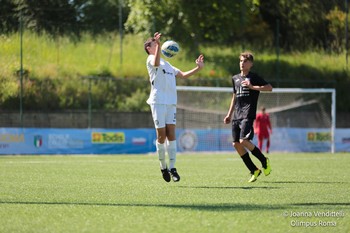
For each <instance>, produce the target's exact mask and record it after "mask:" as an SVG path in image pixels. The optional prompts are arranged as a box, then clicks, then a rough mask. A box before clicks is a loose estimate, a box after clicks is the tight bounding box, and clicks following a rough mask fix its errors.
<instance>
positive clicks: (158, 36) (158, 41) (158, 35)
mask: <svg viewBox="0 0 350 233" xmlns="http://www.w3.org/2000/svg"><path fill="white" fill-rule="evenodd" d="M161 36H162V33H160V32H156V33H154V36H153V38H154V40H155V41H156V42H157V44H159V43H160V37H161Z"/></svg>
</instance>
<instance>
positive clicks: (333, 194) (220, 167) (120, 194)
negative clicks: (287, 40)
mask: <svg viewBox="0 0 350 233" xmlns="http://www.w3.org/2000/svg"><path fill="white" fill-rule="evenodd" d="M269 157H270V159H271V165H272V169H273V171H272V173H271V175H270V176H268V177H265V176H263V175H262V176H260V177H259V179H258V181H257V182H255V183H251V184H250V183H247V180H248V178H249V176H248V172H247V170H246V168H245V167H244V165H243V162H242V161H241V160H240V159H239V158H238V156H237V155H236V154H233V153H232V154H179V155H178V162H177V167H178V171H179V173H180V175H181V181H180V182H179V183H174V182H171V183H166V182H164V181H163V179H162V178H161V173H160V171H159V168H158V161H157V158H156V157H155V155H146V156H144V155H143V156H142V155H118V156H1V157H0V232H3V233H8V232H66V233H67V232H150V233H151V232H152V233H157V232H191V233H192V232H193V233H195V232H203V233H205V232H220V233H222V232H239V233H240V232H344V233H345V232H350V195H349V190H350V181H349V179H348V174H349V173H348V171H349V164H350V155H349V154H323V153H317V154H311V153H310V154H302V153H300V154H273V153H272V154H270V155H269ZM254 161H256V160H255V159H254ZM317 214H322V215H323V216H317ZM300 215H303V216H300ZM336 215H338V216H336Z"/></svg>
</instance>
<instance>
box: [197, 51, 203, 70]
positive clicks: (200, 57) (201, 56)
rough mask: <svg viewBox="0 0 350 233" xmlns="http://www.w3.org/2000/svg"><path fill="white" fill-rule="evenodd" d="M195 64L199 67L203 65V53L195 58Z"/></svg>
mask: <svg viewBox="0 0 350 233" xmlns="http://www.w3.org/2000/svg"><path fill="white" fill-rule="evenodd" d="M196 64H197V66H198V67H199V68H203V67H204V56H203V54H201V55H199V57H198V58H197V59H196Z"/></svg>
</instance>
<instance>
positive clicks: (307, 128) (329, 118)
mask: <svg viewBox="0 0 350 233" xmlns="http://www.w3.org/2000/svg"><path fill="white" fill-rule="evenodd" d="M177 91H178V105H177V108H178V111H177V119H178V120H177V121H178V123H177V125H178V126H177V128H178V129H182V130H185V131H189V130H201V131H203V130H205V129H206V130H211V131H214V130H216V131H217V132H218V133H217V137H218V138H222V133H223V132H224V130H225V128H226V130H227V127H225V126H224V125H223V117H224V116H225V115H226V114H227V111H228V108H229V105H230V101H231V98H232V91H233V89H232V87H201V86H178V87H177ZM261 106H264V107H265V108H266V111H267V112H268V113H269V114H270V118H271V123H272V126H273V128H274V129H273V134H272V135H271V137H272V145H271V151H272V149H273V145H275V146H276V150H278V151H281V150H283V149H285V150H286V151H296V152H313V151H319V152H323V151H330V152H332V153H334V152H335V128H336V124H335V122H336V90H335V89H333V88H274V89H273V90H272V92H260V96H259V101H258V110H259V109H260V107H261ZM229 133H230V131H229ZM226 134H227V132H226ZM212 137H214V136H212ZM255 138H256V137H255ZM186 140H187V139H186ZM254 140H255V139H254ZM212 141H214V140H211V141H210V142H209V141H208V142H205V143H207V144H208V143H212ZM198 143H200V140H199V139H198ZM225 143H227V139H224V141H219V142H217V144H212V145H205V146H207V147H208V148H213V150H215V147H216V146H217V145H219V146H221V147H219V148H218V149H217V150H219V151H220V150H222V145H223V144H225ZM285 143H286V144H285ZM288 143H289V144H288ZM278 144H285V145H284V147H283V148H281V147H282V146H281V145H280V146H278ZM288 145H289V146H290V147H288ZM205 146H204V147H205ZM230 146H231V145H230Z"/></svg>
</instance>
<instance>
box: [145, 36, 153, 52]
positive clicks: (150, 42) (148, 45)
mask: <svg viewBox="0 0 350 233" xmlns="http://www.w3.org/2000/svg"><path fill="white" fill-rule="evenodd" d="M153 41H155V39H154V38H152V37H150V38H148V39H147V40H146V42H145V43H144V44H143V46H144V48H145V51H146V53H147V54H149V52H148V50H147V47H150V46H151V44H152V42H153Z"/></svg>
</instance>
